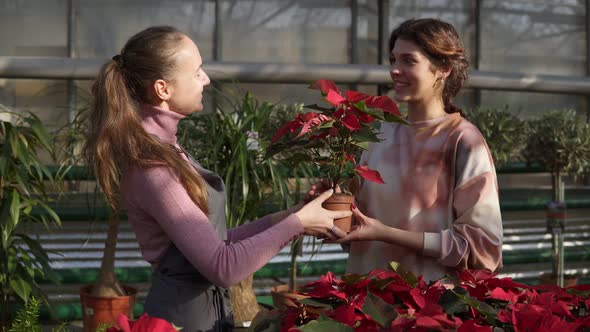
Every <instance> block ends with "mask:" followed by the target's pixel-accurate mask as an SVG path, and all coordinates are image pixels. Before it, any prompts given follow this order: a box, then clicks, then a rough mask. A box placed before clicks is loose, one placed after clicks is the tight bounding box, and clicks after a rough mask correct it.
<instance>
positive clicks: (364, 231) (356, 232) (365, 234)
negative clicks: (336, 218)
mask: <svg viewBox="0 0 590 332" xmlns="http://www.w3.org/2000/svg"><path fill="white" fill-rule="evenodd" d="M352 214H353V216H354V218H355V219H356V222H357V224H356V225H355V226H353V228H352V231H351V232H350V233H348V234H347V235H346V236H345V237H343V238H340V239H334V240H325V241H324V242H327V243H343V242H351V241H379V240H380V239H381V236H382V235H383V234H384V232H386V228H387V226H385V225H383V224H382V223H381V222H380V221H379V220H377V219H375V218H369V217H367V216H365V215H364V214H363V213H362V212H361V211H360V210H359V209H358V208H357V207H356V206H355V207H353V209H352Z"/></svg>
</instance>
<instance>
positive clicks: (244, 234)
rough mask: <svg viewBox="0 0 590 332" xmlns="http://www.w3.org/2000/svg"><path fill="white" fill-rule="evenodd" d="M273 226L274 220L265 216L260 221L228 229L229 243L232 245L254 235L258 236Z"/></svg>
mask: <svg viewBox="0 0 590 332" xmlns="http://www.w3.org/2000/svg"><path fill="white" fill-rule="evenodd" d="M272 225H273V220H272V218H271V217H270V215H269V216H264V217H262V218H260V219H258V220H255V221H251V222H248V223H245V224H243V225H240V226H238V227H235V228H232V229H228V230H227V242H229V243H232V242H236V241H240V240H243V239H246V238H249V237H251V236H253V235H256V234H258V233H260V232H262V231H263V230H265V229H267V228H269V227H271V226H272Z"/></svg>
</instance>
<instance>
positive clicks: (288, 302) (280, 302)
mask: <svg viewBox="0 0 590 332" xmlns="http://www.w3.org/2000/svg"><path fill="white" fill-rule="evenodd" d="M270 295H271V296H272V304H273V305H274V307H275V308H278V309H285V308H287V307H296V305H295V303H294V302H293V300H301V299H304V298H306V297H307V296H305V295H301V294H298V293H295V292H293V291H291V290H290V289H289V285H278V286H273V287H272V288H271V289H270Z"/></svg>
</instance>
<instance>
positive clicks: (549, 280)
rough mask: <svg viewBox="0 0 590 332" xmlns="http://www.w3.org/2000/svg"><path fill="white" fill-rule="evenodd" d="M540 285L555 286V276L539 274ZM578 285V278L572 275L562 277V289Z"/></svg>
mask: <svg viewBox="0 0 590 332" xmlns="http://www.w3.org/2000/svg"><path fill="white" fill-rule="evenodd" d="M541 284H542V285H557V276H556V275H554V274H553V273H543V274H541ZM577 284H578V277H577V276H575V275H572V274H565V275H564V276H563V287H564V288H568V287H572V286H575V285H577Z"/></svg>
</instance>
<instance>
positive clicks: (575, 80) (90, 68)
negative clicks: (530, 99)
mask: <svg viewBox="0 0 590 332" xmlns="http://www.w3.org/2000/svg"><path fill="white" fill-rule="evenodd" d="M107 60H108V59H96V58H94V59H81V58H73V59H70V58H34V57H26V58H25V57H0V78H26V79H76V80H91V79H94V77H95V76H96V74H97V73H98V70H99V69H100V66H101V65H102V64H103V63H104V62H105V61H107ZM204 68H205V70H206V71H207V74H209V76H210V77H211V78H212V79H213V80H218V81H237V82H241V83H309V82H311V81H313V80H317V79H320V78H326V79H331V80H334V81H336V82H338V83H340V84H386V83H390V81H391V77H390V76H389V66H387V65H366V64H356V65H345V64H337V65H333V64H285V63H251V62H247V63H244V62H209V63H205V66H204ZM465 87H466V88H472V89H490V90H509V91H528V92H547V93H563V94H577V95H587V94H590V77H573V76H557V75H535V74H519V73H502V72H488V71H473V72H472V73H471V74H470V77H469V80H468V81H467V84H466V86H465Z"/></svg>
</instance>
